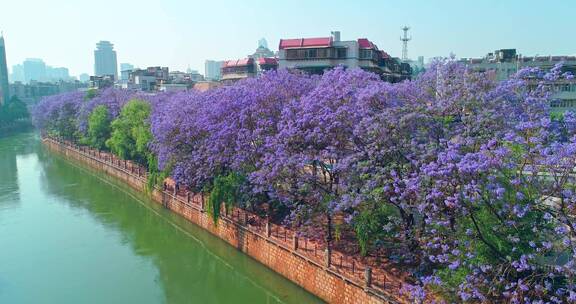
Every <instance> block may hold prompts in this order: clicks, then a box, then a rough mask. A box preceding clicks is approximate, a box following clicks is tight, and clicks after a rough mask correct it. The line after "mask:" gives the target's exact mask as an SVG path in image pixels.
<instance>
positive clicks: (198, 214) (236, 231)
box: [43, 138, 404, 304]
mask: <svg viewBox="0 0 576 304" xmlns="http://www.w3.org/2000/svg"><path fill="white" fill-rule="evenodd" d="M43 143H44V144H45V146H47V147H48V148H49V149H50V150H52V151H55V152H57V153H59V154H61V155H63V156H65V157H66V158H67V159H69V160H72V161H78V162H81V163H84V164H86V165H88V166H90V167H92V168H94V169H97V170H100V171H102V172H105V173H107V174H108V175H111V176H114V177H116V178H118V179H120V180H122V181H123V182H125V183H127V184H128V185H130V186H131V187H133V188H134V189H136V190H139V191H144V189H145V185H146V176H145V175H144V174H143V173H142V174H140V173H139V174H136V173H135V169H134V168H131V167H130V166H126V163H124V164H123V163H122V162H121V161H118V160H115V159H113V158H112V160H111V161H109V160H108V161H107V160H106V158H104V159H103V158H102V157H101V156H100V155H98V154H95V153H94V154H92V152H90V151H86V150H82V148H81V147H77V146H71V145H67V144H64V143H60V142H58V141H55V140H52V139H49V138H44V139H43ZM114 161H117V163H114ZM123 165H124V166H126V167H123ZM152 199H153V200H154V201H155V202H157V203H160V204H163V205H164V206H165V207H166V208H168V209H170V210H171V211H173V212H175V213H177V214H179V215H181V216H183V217H184V218H186V219H187V220H189V221H190V222H192V223H194V224H196V225H198V226H200V227H202V228H204V229H205V230H207V231H209V232H210V233H212V234H214V235H216V236H218V237H219V238H221V239H223V240H225V241H226V242H228V243H229V244H230V245H232V246H234V247H235V248H237V249H238V250H240V251H242V252H244V253H245V254H247V255H248V256H250V257H252V258H254V259H255V260H257V261H259V262H260V263H262V264H264V265H266V266H267V267H269V268H270V269H272V270H274V271H276V272H277V273H279V274H281V275H282V276H284V277H286V278H287V279H289V280H291V281H293V282H294V283H296V284H298V285H299V286H301V287H302V288H304V289H306V290H307V291H309V292H310V293H312V294H315V295H316V296H318V297H319V298H321V299H323V300H325V301H326V302H328V303H343V304H344V303H345V304H349V303H350V304H351V303H367V304H373V303H374V304H376V303H399V302H404V301H403V300H402V299H401V298H400V297H399V296H398V295H397V294H388V295H386V294H384V293H382V292H380V291H377V290H375V289H373V288H372V287H367V286H366V283H365V282H361V281H359V280H354V279H351V278H350V277H346V276H344V275H343V274H342V273H339V272H338V271H337V270H336V269H334V267H325V266H324V265H323V264H322V263H320V262H318V259H313V258H311V257H310V256H309V255H307V254H306V253H305V251H304V252H303V249H299V250H294V243H295V242H296V244H298V241H294V239H293V235H290V237H289V238H288V237H287V231H284V232H283V233H284V235H283V237H282V232H281V231H282V230H279V229H281V228H279V227H276V234H274V232H272V233H271V234H270V235H269V233H267V231H268V230H269V229H268V228H266V226H261V225H260V226H251V225H249V224H247V223H246V218H247V217H249V216H251V215H249V214H248V213H246V214H245V212H244V211H242V210H239V209H235V210H232V212H231V214H228V215H222V216H221V218H220V220H219V222H218V225H214V222H213V220H212V218H211V217H210V215H209V214H208V213H206V212H204V211H203V210H202V209H203V197H202V196H201V195H200V194H195V195H192V196H191V197H190V199H188V198H187V197H185V196H184V197H181V196H178V195H177V196H174V195H172V193H169V192H168V191H162V189H156V190H154V191H153V193H152ZM273 230H274V229H273V228H272V231H273ZM283 238H284V239H283ZM289 244H292V245H289ZM299 246H300V247H302V245H299ZM322 254H323V252H321V253H320V255H322ZM316 255H317V252H316V250H315V249H314V256H316Z"/></svg>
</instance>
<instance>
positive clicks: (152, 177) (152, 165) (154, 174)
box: [146, 153, 173, 193]
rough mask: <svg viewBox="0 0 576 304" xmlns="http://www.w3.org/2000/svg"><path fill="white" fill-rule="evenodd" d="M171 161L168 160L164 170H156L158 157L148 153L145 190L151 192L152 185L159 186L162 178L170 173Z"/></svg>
mask: <svg viewBox="0 0 576 304" xmlns="http://www.w3.org/2000/svg"><path fill="white" fill-rule="evenodd" d="M172 168H173V162H169V163H168V164H167V165H166V167H165V168H164V170H162V171H160V170H158V158H157V157H156V156H155V155H154V154H152V153H150V154H149V158H148V179H147V180H146V192H148V193H152V191H153V190H154V187H155V186H157V187H159V186H161V185H162V183H163V182H164V180H165V179H166V178H167V177H169V176H170V173H172Z"/></svg>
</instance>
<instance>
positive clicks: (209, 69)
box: [204, 60, 223, 80]
mask: <svg viewBox="0 0 576 304" xmlns="http://www.w3.org/2000/svg"><path fill="white" fill-rule="evenodd" d="M222 64H223V62H222V61H214V60H206V61H205V63H204V76H205V78H206V79H207V80H220V78H222V73H221V71H220V70H221V68H222Z"/></svg>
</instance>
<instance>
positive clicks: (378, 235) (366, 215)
mask: <svg viewBox="0 0 576 304" xmlns="http://www.w3.org/2000/svg"><path fill="white" fill-rule="evenodd" d="M394 213H395V211H394V210H393V209H392V207H391V206H389V205H387V204H380V205H376V204H372V205H371V206H370V207H369V208H366V209H364V210H363V211H362V212H360V214H359V215H358V216H357V217H356V218H355V219H354V223H353V227H354V231H355V232H356V238H357V239H358V244H359V245H360V254H362V255H363V256H365V255H366V254H367V253H368V251H369V250H370V248H371V247H372V246H373V245H374V244H375V243H377V242H378V241H379V240H380V239H383V238H385V237H387V236H390V235H391V234H392V231H387V230H386V229H384V227H385V226H386V225H387V224H388V223H389V221H390V217H391V215H393V214H394Z"/></svg>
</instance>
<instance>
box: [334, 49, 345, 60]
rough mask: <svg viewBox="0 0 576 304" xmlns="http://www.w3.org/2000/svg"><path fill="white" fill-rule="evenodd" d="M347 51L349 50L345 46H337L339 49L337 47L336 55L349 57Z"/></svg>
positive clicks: (339, 57)
mask: <svg viewBox="0 0 576 304" xmlns="http://www.w3.org/2000/svg"><path fill="white" fill-rule="evenodd" d="M346 51H347V50H346V49H345V48H337V49H336V57H337V58H338V59H341V58H346V57H347V56H346V55H347V53H346Z"/></svg>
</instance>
